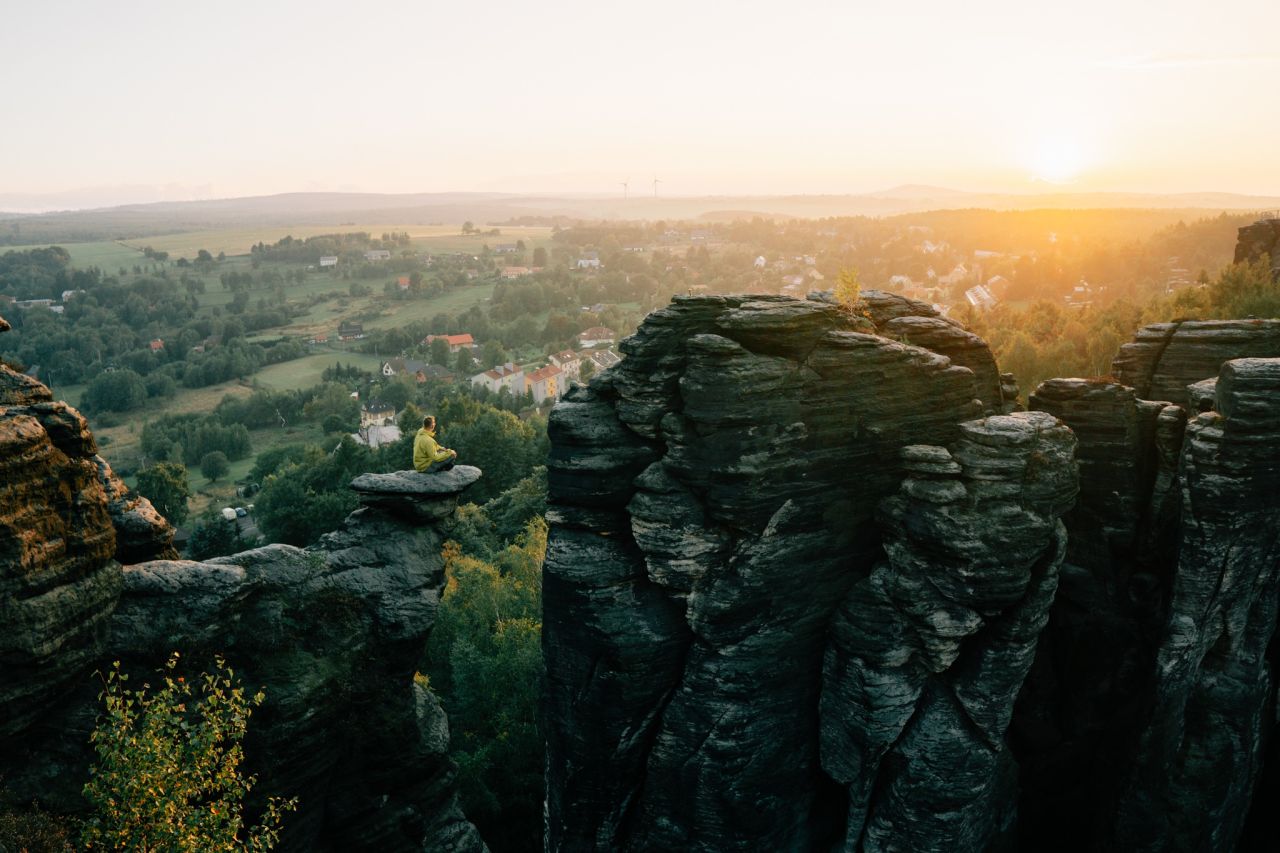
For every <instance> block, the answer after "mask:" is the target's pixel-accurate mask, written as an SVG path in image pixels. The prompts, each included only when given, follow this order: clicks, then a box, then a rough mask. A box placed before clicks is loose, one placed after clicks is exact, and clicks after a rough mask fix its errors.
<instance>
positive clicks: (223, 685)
mask: <svg viewBox="0 0 1280 853" xmlns="http://www.w3.org/2000/svg"><path fill="white" fill-rule="evenodd" d="M177 667H178V653H177V652H174V653H173V655H171V656H170V658H169V660H168V662H167V663H166V664H165V668H164V671H163V672H162V673H161V680H160V687H159V689H157V690H152V689H151V687H150V685H149V684H143V685H142V688H141V689H140V690H130V689H128V688H127V687H126V686H125V685H126V683H127V682H128V680H129V676H128V675H126V674H124V673H122V672H121V670H120V662H119V661H116V662H115V664H113V665H112V668H111V669H110V670H109V671H108V672H107V674H106V685H105V687H104V689H103V691H102V695H101V698H102V699H103V701H104V703H105V705H106V714H105V715H104V716H103V717H102V719H101V720H100V721H99V723H98V726H97V728H96V729H95V730H94V732H93V734H92V736H91V741H92V743H93V748H94V752H95V753H96V754H97V761H96V763H95V765H94V767H93V770H92V777H91V778H90V780H89V783H88V784H87V785H85V787H84V796H85V799H86V800H87V801H88V803H89V805H90V807H91V808H92V810H93V812H92V814H91V815H90V816H89V818H88V819H87V820H86V821H85V823H84V827H83V831H82V834H81V842H82V843H83V844H84V848H85V849H86V850H166V851H174V853H184V851H189V853H205V851H238V850H252V851H258V850H270V849H271V848H272V847H274V846H275V843H276V841H277V840H278V839H279V836H280V827H281V823H282V821H283V819H284V813H285V812H288V811H292V810H293V809H295V808H296V807H297V800H296V799H292V800H283V799H281V798H279V797H270V798H268V799H267V805H266V810H265V813H264V814H263V816H262V822H261V823H260V824H259V825H257V826H255V827H246V826H245V824H244V819H243V816H242V809H243V804H244V798H245V796H246V795H247V794H248V793H249V791H250V790H251V789H252V788H253V786H254V784H255V783H256V782H257V778H256V777H254V776H244V775H243V774H241V772H240V763H241V761H242V760H243V758H244V752H243V749H242V747H241V741H243V740H244V734H245V727H246V726H247V725H248V722H249V716H250V714H252V713H253V711H252V709H253V708H255V707H257V706H258V705H261V704H262V700H263V698H264V696H263V694H262V693H261V692H259V693H257V694H255V695H253V696H248V695H246V694H245V690H244V687H242V686H241V685H240V682H239V679H237V677H236V674H235V672H234V671H233V670H232V669H231V668H230V667H228V666H227V664H226V662H225V661H224V660H222V659H221V658H217V659H215V668H214V671H213V673H205V674H201V675H199V676H196V677H195V678H194V679H193V680H192V681H188V680H187V679H186V678H184V677H182V676H179V675H178V674H177Z"/></svg>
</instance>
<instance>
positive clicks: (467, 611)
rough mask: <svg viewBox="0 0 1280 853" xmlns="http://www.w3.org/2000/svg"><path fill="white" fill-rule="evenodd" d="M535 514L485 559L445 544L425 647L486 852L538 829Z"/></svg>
mask: <svg viewBox="0 0 1280 853" xmlns="http://www.w3.org/2000/svg"><path fill="white" fill-rule="evenodd" d="M546 548H547V525H546V522H545V521H543V519H542V518H541V517H537V518H534V519H533V520H531V521H530V522H529V523H528V525H527V526H526V527H525V531H524V533H522V534H521V535H520V536H519V537H517V539H516V541H515V543H513V544H511V545H509V546H507V548H505V549H504V550H503V551H501V552H499V553H498V554H497V555H496V557H495V558H494V559H493V560H492V561H485V560H479V559H476V558H475V557H470V556H466V555H464V554H463V553H462V551H461V549H460V548H459V546H458V545H457V543H452V542H451V543H448V544H447V545H446V546H445V565H446V568H445V572H446V584H445V593H444V598H443V599H442V601H441V604H440V611H439V615H438V616H437V618H436V624H435V627H434V628H433V629H432V632H431V640H430V645H429V660H430V664H431V666H430V671H429V675H430V684H431V689H432V690H434V691H436V693H437V694H438V695H439V696H440V699H441V702H442V704H443V705H444V708H445V710H446V711H447V712H448V714H449V725H450V730H451V734H452V740H451V744H450V750H451V754H452V756H453V758H454V760H455V761H456V762H457V763H458V783H459V787H460V789H461V795H462V807H463V811H464V812H465V813H466V815H467V817H468V818H469V819H470V820H471V821H472V822H473V823H475V825H476V827H477V828H478V829H479V830H480V833H481V835H482V836H483V837H484V839H485V842H486V843H487V844H488V845H489V847H490V849H492V850H494V851H514V850H525V849H530V848H531V847H536V846H537V844H538V839H540V838H541V832H542V801H543V794H544V789H543V736H542V724H541V721H540V719H539V715H538V697H539V694H540V692H541V688H542V673H543V669H542V649H541V634H542V621H541V614H542V560H543V557H544V556H545V554H546Z"/></svg>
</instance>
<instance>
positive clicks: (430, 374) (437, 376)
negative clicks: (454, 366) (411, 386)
mask: <svg viewBox="0 0 1280 853" xmlns="http://www.w3.org/2000/svg"><path fill="white" fill-rule="evenodd" d="M422 376H423V378H422V379H420V380H418V381H419V382H452V381H453V380H454V376H453V371H451V370H449V369H448V368H446V367H441V366H440V365H438V364H428V365H427V366H426V367H424V368H422Z"/></svg>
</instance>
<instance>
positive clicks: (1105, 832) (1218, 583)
mask: <svg viewBox="0 0 1280 853" xmlns="http://www.w3.org/2000/svg"><path fill="white" fill-rule="evenodd" d="M1236 340H1237V343H1240V345H1241V348H1242V349H1248V348H1249V347H1251V346H1252V345H1253V344H1254V343H1255V342H1253V341H1250V340H1249V339H1247V338H1246V339H1240V338H1237V339H1236ZM1216 346H1217V348H1218V349H1217V351H1218V352H1219V354H1220V355H1222V354H1227V353H1226V350H1225V349H1224V348H1223V347H1224V346H1225V345H1224V344H1223V343H1222V342H1219V343H1218V344H1217V345H1216ZM1213 370H1214V372H1215V373H1218V372H1219V371H1220V376H1219V377H1218V378H1217V379H1216V380H1214V379H1210V380H1208V381H1199V382H1193V383H1192V384H1191V385H1190V386H1189V387H1188V388H1187V389H1186V391H1185V392H1184V399H1186V400H1188V401H1189V405H1190V407H1191V409H1192V415H1191V419H1190V420H1189V421H1188V414H1187V412H1186V410H1184V409H1183V408H1181V407H1179V406H1174V405H1171V404H1167V403H1158V402H1148V401H1145V400H1142V399H1140V398H1139V397H1138V396H1137V395H1136V394H1135V391H1134V389H1132V388H1128V387H1125V386H1122V385H1119V384H1116V383H1110V382H1089V381H1085V380H1050V381H1049V382H1046V383H1044V384H1043V385H1041V386H1040V388H1039V389H1037V391H1036V393H1035V395H1033V397H1032V406H1033V408H1037V409H1043V410H1045V411H1048V412H1051V413H1053V414H1054V415H1056V416H1058V417H1059V418H1061V419H1062V420H1063V421H1064V422H1065V423H1067V424H1068V425H1069V426H1070V427H1071V428H1072V429H1073V430H1074V431H1075V433H1076V435H1077V437H1078V438H1079V442H1080V445H1079V458H1080V479H1081V495H1080V501H1079V503H1078V505H1077V507H1076V508H1075V510H1073V511H1072V512H1071V513H1069V514H1068V515H1067V517H1066V523H1067V527H1068V530H1069V536H1070V545H1069V546H1068V557H1067V561H1068V562H1067V565H1065V566H1064V569H1063V582H1062V585H1061V587H1060V589H1059V593H1058V598H1057V600H1056V601H1055V603H1054V606H1053V613H1052V617H1051V621H1050V624H1049V626H1048V628H1047V630H1046V631H1045V632H1044V634H1043V635H1042V637H1041V643H1040V649H1039V653H1038V657H1037V660H1036V663H1035V666H1034V667H1033V670H1032V672H1031V674H1030V677H1029V678H1028V682H1027V685H1026V688H1025V689H1024V691H1023V695H1022V696H1021V697H1020V700H1019V705H1018V709H1017V714H1016V715H1015V722H1014V725H1013V742H1014V744H1015V751H1016V753H1017V754H1018V756H1019V758H1020V759H1021V761H1022V764H1023V768H1024V771H1023V777H1022V781H1023V786H1024V790H1023V796H1022V803H1021V806H1022V820H1023V821H1024V822H1025V827H1026V828H1027V831H1025V832H1023V838H1024V842H1026V841H1030V840H1032V839H1033V838H1035V839H1039V840H1041V844H1040V846H1042V847H1045V848H1049V849H1062V850H1074V849H1081V848H1082V847H1108V848H1116V849H1127V850H1167V849H1182V850H1222V851H1226V850H1232V849H1235V846H1236V844H1237V841H1238V839H1239V838H1240V835H1241V832H1242V829H1243V827H1244V825H1245V822H1246V818H1247V817H1248V815H1249V813H1250V809H1251V807H1252V805H1253V803H1254V789H1255V787H1256V785H1257V784H1258V781H1259V779H1260V776H1261V772H1262V765H1263V763H1264V756H1265V755H1267V754H1268V752H1269V750H1270V747H1269V743H1270V720H1271V718H1272V717H1273V715H1274V712H1275V691H1274V687H1273V686H1272V680H1273V678H1274V676H1273V663H1274V662H1273V661H1272V660H1271V659H1270V658H1269V656H1268V648H1269V646H1270V644H1271V643H1272V641H1273V637H1274V635H1275V627H1276V625H1275V620H1276V614H1277V600H1276V595H1277V592H1276V589H1277V578H1276V575H1277V572H1278V571H1280V555H1278V554H1277V550H1276V549H1277V539H1276V535H1277V534H1276V533H1275V530H1274V528H1275V520H1276V518H1277V515H1278V513H1280V508H1278V502H1277V498H1276V491H1275V483H1276V466H1277V464H1278V462H1277V460H1280V435H1277V432H1276V423H1277V422H1276V418H1277V414H1276V413H1277V412H1280V385H1278V384H1277V381H1276V376H1277V372H1276V371H1277V370H1280V359H1250V358H1245V359H1239V360H1229V361H1226V362H1225V363H1222V364H1220V365H1214V366H1213ZM1264 811H1265V809H1264Z"/></svg>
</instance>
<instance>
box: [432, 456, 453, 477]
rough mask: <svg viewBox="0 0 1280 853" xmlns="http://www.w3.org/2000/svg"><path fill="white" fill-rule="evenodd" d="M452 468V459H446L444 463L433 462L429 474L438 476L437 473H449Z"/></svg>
mask: <svg viewBox="0 0 1280 853" xmlns="http://www.w3.org/2000/svg"><path fill="white" fill-rule="evenodd" d="M452 467H453V460H452V459H446V460H444V461H443V462H432V463H431V465H430V467H428V468H427V473H428V474H436V473H439V472H440V471H448V470H449V469H450V468H452Z"/></svg>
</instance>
